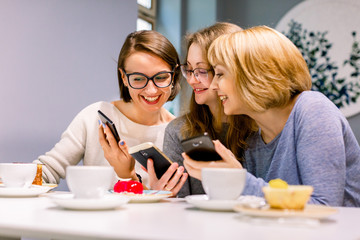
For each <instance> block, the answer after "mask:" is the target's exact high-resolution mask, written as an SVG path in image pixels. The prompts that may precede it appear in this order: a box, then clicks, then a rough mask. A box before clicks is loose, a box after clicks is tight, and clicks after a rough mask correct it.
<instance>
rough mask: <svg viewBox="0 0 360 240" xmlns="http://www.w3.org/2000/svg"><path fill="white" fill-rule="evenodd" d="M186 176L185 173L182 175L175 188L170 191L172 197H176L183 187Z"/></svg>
mask: <svg viewBox="0 0 360 240" xmlns="http://www.w3.org/2000/svg"><path fill="white" fill-rule="evenodd" d="M188 176H189V175H188V174H187V173H183V174H182V176H181V178H180V181H179V182H178V183H177V184H176V186H175V187H174V188H173V189H172V190H171V192H172V193H173V196H176V195H177V194H178V193H179V191H180V189H181V188H182V186H183V185H184V183H185V181H186V179H187V178H188Z"/></svg>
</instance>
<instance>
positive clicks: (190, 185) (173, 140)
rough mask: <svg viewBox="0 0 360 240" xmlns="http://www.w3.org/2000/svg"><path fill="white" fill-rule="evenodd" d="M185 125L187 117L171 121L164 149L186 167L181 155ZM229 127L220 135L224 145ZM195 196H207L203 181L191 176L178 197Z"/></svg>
mask: <svg viewBox="0 0 360 240" xmlns="http://www.w3.org/2000/svg"><path fill="white" fill-rule="evenodd" d="M184 124H185V117H184V116H182V117H178V118H176V119H174V120H173V121H171V122H170V123H169V124H168V126H167V127H166V129H165V136H164V147H163V152H164V153H165V154H166V155H167V156H168V157H169V158H170V159H171V160H172V161H173V162H177V163H179V165H180V166H184V164H183V161H184V159H183V157H182V156H181V153H183V152H184V150H183V148H182V146H181V140H183V137H182V136H181V128H182V126H183V125H184ZM226 131H227V126H226V125H225V124H224V125H223V132H222V133H221V134H220V136H218V137H219V140H220V141H221V142H222V143H224V140H225V136H226ZM193 194H205V192H204V189H203V187H202V185H201V181H199V180H198V179H196V178H192V177H190V176H189V178H188V180H186V182H185V184H184V186H183V187H182V188H181V190H180V191H179V193H178V195H177V196H178V197H185V196H187V195H193Z"/></svg>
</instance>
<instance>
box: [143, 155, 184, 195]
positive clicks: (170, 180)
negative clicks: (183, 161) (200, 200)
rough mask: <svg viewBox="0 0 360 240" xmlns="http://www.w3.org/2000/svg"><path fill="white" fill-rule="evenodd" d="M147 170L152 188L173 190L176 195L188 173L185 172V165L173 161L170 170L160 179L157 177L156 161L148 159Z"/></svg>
mask: <svg viewBox="0 0 360 240" xmlns="http://www.w3.org/2000/svg"><path fill="white" fill-rule="evenodd" d="M147 172H148V174H149V183H150V188H151V189H154V190H166V191H171V192H172V193H173V196H176V195H177V194H178V192H179V191H180V189H181V187H182V186H183V185H184V183H185V181H186V179H187V177H188V174H187V173H184V167H183V166H180V167H179V164H178V163H172V164H171V165H170V167H169V168H168V170H167V171H166V172H165V173H164V174H163V175H162V176H161V178H160V179H158V178H157V177H156V173H155V168H154V162H153V160H152V159H148V162H147Z"/></svg>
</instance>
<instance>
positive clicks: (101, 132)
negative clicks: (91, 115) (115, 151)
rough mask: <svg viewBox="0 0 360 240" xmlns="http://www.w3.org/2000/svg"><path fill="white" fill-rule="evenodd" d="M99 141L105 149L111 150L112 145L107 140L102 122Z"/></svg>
mask: <svg viewBox="0 0 360 240" xmlns="http://www.w3.org/2000/svg"><path fill="white" fill-rule="evenodd" d="M99 142H100V145H101V147H102V148H103V150H104V151H109V148H110V146H109V143H108V141H107V140H106V137H105V134H104V128H103V126H102V124H101V125H99Z"/></svg>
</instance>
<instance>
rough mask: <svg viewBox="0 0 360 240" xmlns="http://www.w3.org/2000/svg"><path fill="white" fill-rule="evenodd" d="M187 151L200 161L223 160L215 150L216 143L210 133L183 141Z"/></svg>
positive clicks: (190, 155) (182, 143)
mask: <svg viewBox="0 0 360 240" xmlns="http://www.w3.org/2000/svg"><path fill="white" fill-rule="evenodd" d="M181 145H182V147H183V149H184V151H185V153H186V154H187V155H188V156H189V157H190V158H192V159H194V160H198V161H215V160H221V159H222V158H221V157H220V155H219V154H218V153H217V152H216V151H215V147H214V143H213V142H212V140H211V138H210V137H209V136H208V135H200V136H197V137H192V138H188V139H185V140H182V141H181Z"/></svg>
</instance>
